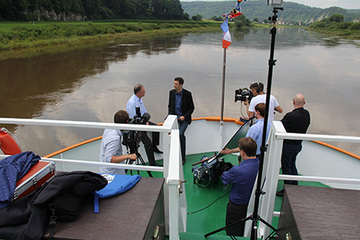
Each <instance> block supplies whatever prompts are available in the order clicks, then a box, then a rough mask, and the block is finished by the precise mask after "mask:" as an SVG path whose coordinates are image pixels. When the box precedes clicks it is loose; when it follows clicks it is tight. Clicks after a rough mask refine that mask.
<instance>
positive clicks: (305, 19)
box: [181, 0, 360, 24]
mask: <svg viewBox="0 0 360 240" xmlns="http://www.w3.org/2000/svg"><path fill="white" fill-rule="evenodd" d="M181 4H182V7H183V9H184V11H185V12H186V13H188V14H189V16H190V17H191V16H194V15H197V14H199V15H201V16H202V17H203V18H204V19H210V18H212V17H214V16H216V17H219V16H222V15H223V14H224V13H226V12H229V11H231V10H232V9H233V8H234V5H235V1H224V2H220V1H219V2H181ZM241 7H242V13H243V14H244V15H245V16H246V17H247V18H249V19H251V20H253V19H255V18H257V19H258V20H259V21H263V20H267V19H268V17H270V16H272V15H273V13H272V8H271V7H270V6H268V5H267V4H266V1H264V0H261V1H243V2H242V3H241ZM283 8H284V11H279V13H278V16H279V20H280V21H283V22H288V23H293V24H296V23H301V24H310V23H312V22H315V21H320V20H322V19H325V18H327V17H330V16H331V15H332V14H335V13H339V14H342V15H343V16H344V20H345V21H354V20H357V21H359V20H360V12H359V11H357V10H349V11H348V10H346V9H342V8H338V7H331V8H326V9H322V8H312V7H309V6H305V5H302V4H298V3H293V2H284V6H283Z"/></svg>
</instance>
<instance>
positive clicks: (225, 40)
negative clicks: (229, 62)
mask: <svg viewBox="0 0 360 240" xmlns="http://www.w3.org/2000/svg"><path fill="white" fill-rule="evenodd" d="M220 28H221V29H222V30H223V32H224V36H223V40H222V47H223V48H228V47H229V46H230V44H231V35H230V31H229V24H228V18H227V17H226V19H225V21H224V22H223V23H222V24H221V25H220Z"/></svg>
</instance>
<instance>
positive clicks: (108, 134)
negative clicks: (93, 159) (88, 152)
mask: <svg viewBox="0 0 360 240" xmlns="http://www.w3.org/2000/svg"><path fill="white" fill-rule="evenodd" d="M128 120H129V115H128V114H127V112H126V111H123V110H120V111H118V112H117V113H115V116H114V122H115V123H126V122H127V121H128ZM122 135H123V134H122V132H121V131H120V129H105V130H104V133H103V137H102V140H101V149H100V162H104V163H124V161H125V160H126V159H130V160H136V158H137V156H136V154H135V153H133V154H125V155H123V153H122V148H121V138H122ZM100 172H101V173H110V174H125V170H124V169H119V168H108V167H101V168H100Z"/></svg>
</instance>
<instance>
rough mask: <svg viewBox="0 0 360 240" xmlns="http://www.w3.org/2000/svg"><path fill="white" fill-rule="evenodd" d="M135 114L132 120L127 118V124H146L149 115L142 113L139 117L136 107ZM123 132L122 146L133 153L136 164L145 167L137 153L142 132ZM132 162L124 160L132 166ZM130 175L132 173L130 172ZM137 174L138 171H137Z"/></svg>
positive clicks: (138, 109) (139, 113)
mask: <svg viewBox="0 0 360 240" xmlns="http://www.w3.org/2000/svg"><path fill="white" fill-rule="evenodd" d="M135 110H136V114H135V116H134V118H132V119H131V118H129V121H128V123H130V124H146V123H147V122H148V121H149V120H150V114H149V113H144V114H143V115H142V116H141V112H140V107H136V108H135ZM122 132H123V141H122V144H123V145H124V146H126V148H127V150H128V152H130V153H135V154H136V156H137V159H136V163H139V161H140V162H141V164H142V165H146V164H145V161H144V159H143V158H142V156H141V154H140V153H139V146H140V141H141V134H143V133H142V132H139V131H122ZM133 162H134V160H126V163H127V164H132V163H133ZM130 172H131V173H132V171H130ZM138 172H139V171H138ZM148 174H149V176H150V177H152V175H151V173H150V172H149V171H148Z"/></svg>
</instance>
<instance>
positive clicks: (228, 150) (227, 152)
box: [220, 148, 231, 155]
mask: <svg viewBox="0 0 360 240" xmlns="http://www.w3.org/2000/svg"><path fill="white" fill-rule="evenodd" d="M220 153H222V154H225V155H228V154H230V153H231V151H230V149H228V148H225V149H224V150H221V152H220Z"/></svg>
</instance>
